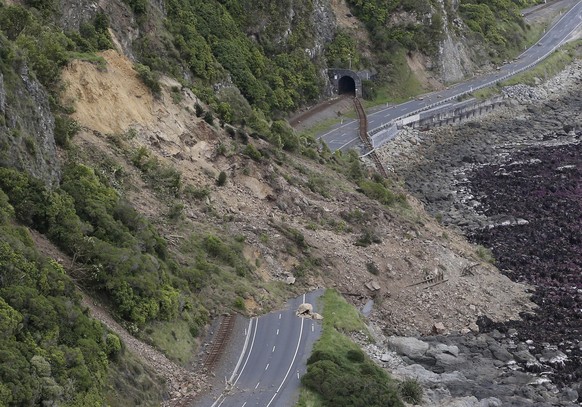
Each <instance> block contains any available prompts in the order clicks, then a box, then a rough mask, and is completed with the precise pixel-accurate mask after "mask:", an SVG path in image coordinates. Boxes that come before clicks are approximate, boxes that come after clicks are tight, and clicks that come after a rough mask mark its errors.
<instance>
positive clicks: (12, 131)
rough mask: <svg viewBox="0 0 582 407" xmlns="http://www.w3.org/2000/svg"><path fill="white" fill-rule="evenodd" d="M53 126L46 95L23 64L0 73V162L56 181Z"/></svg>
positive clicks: (44, 179) (56, 168) (53, 182)
mask: <svg viewBox="0 0 582 407" xmlns="http://www.w3.org/2000/svg"><path fill="white" fill-rule="evenodd" d="M54 127H55V121H54V117H53V115H52V113H51V110H50V106H49V98H48V94H47V92H46V91H45V89H44V88H43V87H42V85H41V84H40V83H39V82H38V81H37V80H36V79H35V78H34V77H33V76H31V75H30V73H29V70H28V66H27V65H26V64H25V63H20V64H18V65H16V66H15V67H14V69H9V70H8V71H7V72H4V74H0V165H2V166H8V167H15V168H18V169H20V170H25V171H27V172H29V173H30V174H32V175H33V176H35V177H37V178H39V179H42V180H43V181H44V182H46V183H47V184H48V185H55V184H57V183H58V180H59V177H60V169H59V164H58V161H57V151H56V144H55V137H54Z"/></svg>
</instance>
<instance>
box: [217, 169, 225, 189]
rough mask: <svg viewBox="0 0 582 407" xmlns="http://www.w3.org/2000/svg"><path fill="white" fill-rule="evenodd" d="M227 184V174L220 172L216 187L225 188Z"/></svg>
mask: <svg viewBox="0 0 582 407" xmlns="http://www.w3.org/2000/svg"><path fill="white" fill-rule="evenodd" d="M225 184H226V172H224V171H220V174H218V178H217V179H216V185H218V186H219V187H221V186H224V185H225Z"/></svg>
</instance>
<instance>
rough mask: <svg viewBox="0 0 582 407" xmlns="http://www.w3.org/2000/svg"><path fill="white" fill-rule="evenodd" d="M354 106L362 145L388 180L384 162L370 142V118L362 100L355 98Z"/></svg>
mask: <svg viewBox="0 0 582 407" xmlns="http://www.w3.org/2000/svg"><path fill="white" fill-rule="evenodd" d="M354 106H355V108H356V112H357V113H358V120H359V123H360V128H359V136H360V140H361V141H362V143H364V145H365V146H366V148H367V149H368V151H371V152H370V158H371V159H372V161H373V162H374V165H375V166H376V169H377V170H378V172H379V173H380V174H381V175H382V176H383V177H384V178H386V177H388V173H387V172H386V169H385V168H384V166H383V165H382V162H381V161H380V158H379V157H378V154H376V151H374V146H373V145H372V141H371V140H370V137H369V136H368V117H367V116H366V112H365V111H364V108H363V107H362V103H361V102H360V99H358V98H357V97H355V98H354Z"/></svg>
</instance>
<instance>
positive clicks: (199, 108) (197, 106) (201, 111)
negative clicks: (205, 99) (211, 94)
mask: <svg viewBox="0 0 582 407" xmlns="http://www.w3.org/2000/svg"><path fill="white" fill-rule="evenodd" d="M194 111H195V112H196V117H202V115H203V114H204V108H203V107H202V106H201V105H200V104H199V103H196V104H195V105H194Z"/></svg>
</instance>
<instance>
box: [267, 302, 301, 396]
mask: <svg viewBox="0 0 582 407" xmlns="http://www.w3.org/2000/svg"><path fill="white" fill-rule="evenodd" d="M303 302H305V294H303ZM304 321H305V319H304V318H301V329H300V330H299V339H298V340H297V347H296V348H295V354H294V355H293V359H292V360H291V364H290V365H289V369H287V373H285V377H284V378H283V381H282V382H281V384H280V385H279V387H278V388H277V391H276V392H275V394H273V397H271V400H269V402H268V403H267V405H266V406H265V407H269V406H270V405H271V404H272V403H273V400H275V397H277V394H279V391H280V390H281V388H282V387H283V385H284V384H285V381H286V380H287V377H288V376H289V373H290V372H291V368H292V367H293V364H294V363H295V359H297V353H298V352H299V345H301V337H302V336H303V322H304Z"/></svg>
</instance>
